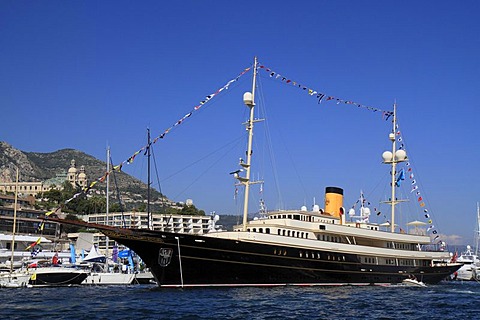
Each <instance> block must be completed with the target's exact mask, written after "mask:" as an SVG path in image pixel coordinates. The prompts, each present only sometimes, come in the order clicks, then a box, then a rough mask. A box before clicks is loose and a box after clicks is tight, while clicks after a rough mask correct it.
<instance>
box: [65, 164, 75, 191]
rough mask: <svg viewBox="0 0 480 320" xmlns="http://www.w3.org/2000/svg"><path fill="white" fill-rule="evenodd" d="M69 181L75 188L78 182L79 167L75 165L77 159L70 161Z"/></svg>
mask: <svg viewBox="0 0 480 320" xmlns="http://www.w3.org/2000/svg"><path fill="white" fill-rule="evenodd" d="M67 178H68V182H70V183H71V184H72V186H73V187H74V188H75V186H76V183H77V168H76V167H75V160H72V161H71V162H70V168H69V169H68V176H67Z"/></svg>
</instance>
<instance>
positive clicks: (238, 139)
mask: <svg viewBox="0 0 480 320" xmlns="http://www.w3.org/2000/svg"><path fill="white" fill-rule="evenodd" d="M235 140H236V141H237V144H235V145H233V146H232V147H231V148H230V149H228V150H227V151H226V152H225V153H224V154H223V155H222V156H221V157H220V158H219V159H217V161H215V162H213V163H212V164H211V165H210V166H209V167H208V168H207V169H206V170H204V171H203V172H202V173H201V174H200V175H199V176H198V177H197V178H196V179H194V180H193V181H192V183H190V184H189V185H188V186H187V187H185V188H184V189H183V190H182V191H181V192H180V193H178V194H177V195H176V196H175V197H174V199H177V198H178V197H179V196H180V195H181V194H183V193H185V191H187V190H188V189H189V188H190V187H191V186H192V185H193V184H195V183H196V182H197V181H198V180H199V179H200V178H201V177H202V176H203V175H205V174H206V173H207V172H208V171H209V170H210V169H211V168H213V167H214V166H215V165H216V164H217V163H218V162H219V161H220V160H222V159H223V158H224V157H225V156H226V155H227V154H228V153H230V152H231V151H232V150H233V149H234V148H235V147H237V145H238V144H239V142H240V138H237V139H235ZM222 148H223V147H222Z"/></svg>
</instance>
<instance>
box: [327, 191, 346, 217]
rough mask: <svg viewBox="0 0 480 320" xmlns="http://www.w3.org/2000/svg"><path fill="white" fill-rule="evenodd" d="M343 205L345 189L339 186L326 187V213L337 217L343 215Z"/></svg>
mask: <svg viewBox="0 0 480 320" xmlns="http://www.w3.org/2000/svg"><path fill="white" fill-rule="evenodd" d="M342 207H343V189H342V188H338V187H326V188H325V213H326V214H328V215H331V216H334V217H337V218H340V216H341V209H342Z"/></svg>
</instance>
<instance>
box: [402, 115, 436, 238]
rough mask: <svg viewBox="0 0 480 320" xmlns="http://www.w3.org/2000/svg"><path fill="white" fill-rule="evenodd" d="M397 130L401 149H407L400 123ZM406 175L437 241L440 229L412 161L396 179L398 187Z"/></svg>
mask: <svg viewBox="0 0 480 320" xmlns="http://www.w3.org/2000/svg"><path fill="white" fill-rule="evenodd" d="M395 131H396V132H395V136H396V139H397V141H398V143H399V149H402V150H405V144H404V142H403V137H402V133H401V131H400V130H399V127H398V124H396V127H395ZM406 176H408V178H409V180H410V185H411V189H410V193H413V192H415V197H416V200H417V203H418V205H419V206H420V208H421V209H422V210H423V214H424V218H425V220H426V222H427V224H428V227H427V233H428V234H429V235H430V237H431V238H433V239H432V241H437V240H438V239H439V238H440V235H439V234H438V231H437V229H436V228H435V225H434V224H433V220H432V218H431V217H430V214H429V212H428V208H427V205H426V203H425V200H424V199H423V197H422V194H421V192H420V188H419V186H418V183H417V180H416V179H415V174H414V172H413V169H412V167H411V164H410V161H407V162H406V163H405V168H402V170H401V171H400V173H399V175H398V177H397V179H396V185H397V187H399V186H400V181H401V180H405V177H406Z"/></svg>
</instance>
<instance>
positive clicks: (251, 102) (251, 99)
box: [235, 57, 257, 231]
mask: <svg viewBox="0 0 480 320" xmlns="http://www.w3.org/2000/svg"><path fill="white" fill-rule="evenodd" d="M256 80H257V57H255V59H254V63H253V84H252V92H245V93H244V95H243V102H244V103H245V105H246V106H247V107H248V108H250V118H249V119H248V122H247V123H246V128H247V131H248V146H247V159H246V162H244V161H243V160H241V161H240V166H242V167H243V168H244V169H245V171H246V172H245V177H240V176H239V175H238V173H235V178H237V179H238V180H239V181H240V183H241V184H243V185H245V195H244V201H243V231H247V216H248V200H249V193H250V184H251V183H252V182H251V181H250V165H251V162H252V141H253V124H254V123H255V119H254V109H255V87H256Z"/></svg>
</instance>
